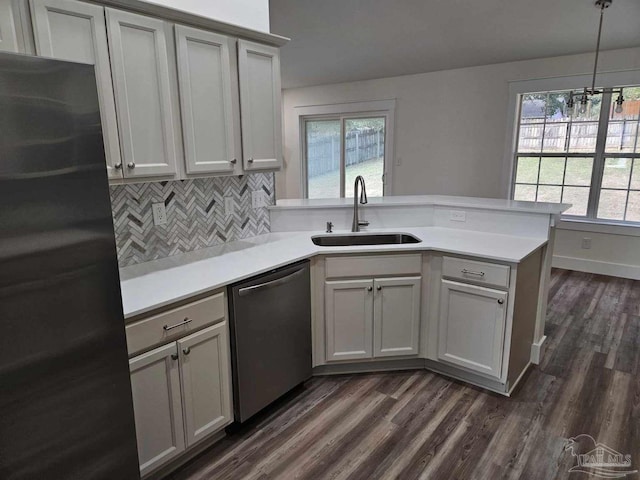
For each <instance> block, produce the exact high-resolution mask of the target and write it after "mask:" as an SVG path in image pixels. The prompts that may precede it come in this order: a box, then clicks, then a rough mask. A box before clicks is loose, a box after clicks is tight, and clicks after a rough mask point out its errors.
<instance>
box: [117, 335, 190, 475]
mask: <svg viewBox="0 0 640 480" xmlns="http://www.w3.org/2000/svg"><path fill="white" fill-rule="evenodd" d="M129 368H130V370H131V389H132V391H133V409H134V412H135V422H136V436H137V440H138V457H139V459H140V473H141V474H142V475H145V474H146V473H148V472H150V471H152V470H154V469H155V468H157V467H158V466H160V465H162V464H164V463H166V462H168V461H169V460H171V459H172V458H174V457H176V456H178V455H179V454H180V453H182V452H183V451H184V449H185V439H184V428H183V421H182V397H181V394H180V372H179V366H178V347H177V345H176V343H175V342H174V343H171V344H169V345H165V346H163V347H160V348H156V349H155V350H151V351H150V352H148V353H144V354H142V355H139V356H137V357H135V358H133V359H131V360H130V361H129Z"/></svg>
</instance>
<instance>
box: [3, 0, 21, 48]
mask: <svg viewBox="0 0 640 480" xmlns="http://www.w3.org/2000/svg"><path fill="white" fill-rule="evenodd" d="M18 21H19V20H18V16H17V15H16V12H15V4H14V3H13V1H12V0H0V51H1V52H14V53H17V52H20V45H19V43H18V31H17V28H16V22H18Z"/></svg>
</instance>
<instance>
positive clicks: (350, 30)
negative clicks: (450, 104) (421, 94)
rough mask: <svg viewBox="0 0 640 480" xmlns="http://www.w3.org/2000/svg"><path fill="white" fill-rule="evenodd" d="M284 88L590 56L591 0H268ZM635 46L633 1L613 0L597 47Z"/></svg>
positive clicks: (594, 17)
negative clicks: (279, 39) (282, 40)
mask: <svg viewBox="0 0 640 480" xmlns="http://www.w3.org/2000/svg"><path fill="white" fill-rule="evenodd" d="M270 18H271V31H272V32H274V33H277V34H279V35H284V36H287V37H290V38H291V39H292V40H291V42H290V43H288V44H287V45H285V46H284V47H283V48H282V76H283V87H284V88H292V87H299V86H308V85H319V84H327V83H337V82H346V81H354V80H366V79H372V78H381V77H390V76H396V75H406V74H412V73H422V72H430V71H436V70H447V69H451V68H460V67H467V66H475V65H487V64H492V63H501V62H510V61H516V60H526V59H532V58H543V57H552V56H557V55H566V54H574V53H583V52H590V51H593V50H595V43H596V34H597V26H598V18H599V10H598V9H597V8H596V7H595V6H594V5H593V1H592V0H270ZM633 46H640V0H614V1H613V5H612V7H611V8H609V9H608V10H607V11H606V12H605V23H604V33H603V38H602V48H603V49H605V50H608V49H616V48H625V47H633Z"/></svg>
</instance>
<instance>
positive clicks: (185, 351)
mask: <svg viewBox="0 0 640 480" xmlns="http://www.w3.org/2000/svg"><path fill="white" fill-rule="evenodd" d="M182 353H184V354H185V355H189V354H190V353H191V349H190V348H189V347H187V348H185V349H184V350H182Z"/></svg>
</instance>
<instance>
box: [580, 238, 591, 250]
mask: <svg viewBox="0 0 640 480" xmlns="http://www.w3.org/2000/svg"><path fill="white" fill-rule="evenodd" d="M582 248H583V249H584V250H589V249H590V248H591V239H590V238H589V237H584V238H583V239H582Z"/></svg>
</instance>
